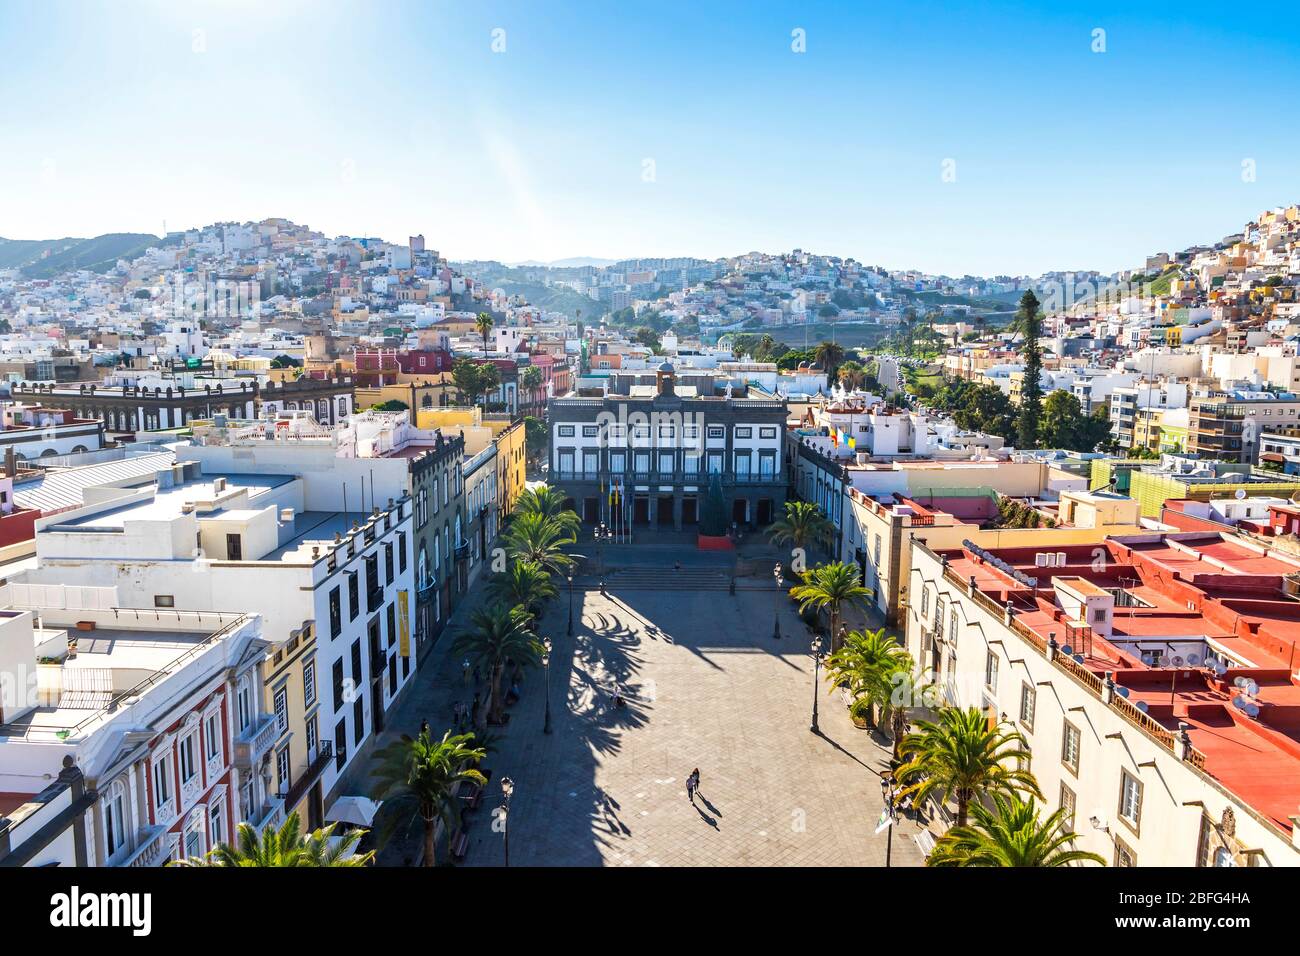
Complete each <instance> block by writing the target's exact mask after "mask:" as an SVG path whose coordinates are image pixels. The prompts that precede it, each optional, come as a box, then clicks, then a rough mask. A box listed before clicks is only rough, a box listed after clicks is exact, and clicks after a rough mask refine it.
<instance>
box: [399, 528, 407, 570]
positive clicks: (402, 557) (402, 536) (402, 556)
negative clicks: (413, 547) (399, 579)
mask: <svg viewBox="0 0 1300 956" xmlns="http://www.w3.org/2000/svg"><path fill="white" fill-rule="evenodd" d="M397 570H398V573H400V574H405V573H406V532H405V531H399V532H398V533H397Z"/></svg>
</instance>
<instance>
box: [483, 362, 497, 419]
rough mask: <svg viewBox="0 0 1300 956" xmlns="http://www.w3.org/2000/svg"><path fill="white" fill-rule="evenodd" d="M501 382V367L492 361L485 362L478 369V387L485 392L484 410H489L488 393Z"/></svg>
mask: <svg viewBox="0 0 1300 956" xmlns="http://www.w3.org/2000/svg"><path fill="white" fill-rule="evenodd" d="M500 384H501V369H499V368H497V367H496V366H495V365H493V364H492V363H491V362H487V363H484V364H483V365H480V366H479V369H478V387H479V391H481V392H482V393H483V411H484V412H486V411H487V410H488V394H489V393H490V392H491V391H492V389H494V388H496V387H497V386H498V385H500Z"/></svg>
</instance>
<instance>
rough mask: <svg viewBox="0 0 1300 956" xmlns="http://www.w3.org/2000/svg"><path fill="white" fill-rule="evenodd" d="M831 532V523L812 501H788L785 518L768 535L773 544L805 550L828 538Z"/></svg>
mask: <svg viewBox="0 0 1300 956" xmlns="http://www.w3.org/2000/svg"><path fill="white" fill-rule="evenodd" d="M830 530H831V523H830V522H829V521H827V520H826V518H825V516H823V515H822V512H821V509H820V508H818V507H817V506H816V505H815V504H813V503H812V502H810V501H787V502H786V503H785V517H784V518H781V519H780V520H779V521H776V522H775V523H773V524H772V525H771V526H770V527H769V528H768V529H767V533H768V535H769V536H770V537H771V538H772V543H773V544H789V545H790V546H791V547H793V548H798V549H803V548H805V547H807V545H808V542H810V541H816V540H818V539H821V538H824V537H826V535H828V534H829V533H830Z"/></svg>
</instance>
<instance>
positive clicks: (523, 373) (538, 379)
mask: <svg viewBox="0 0 1300 956" xmlns="http://www.w3.org/2000/svg"><path fill="white" fill-rule="evenodd" d="M519 387H520V388H522V389H524V390H525V391H529V392H534V391H536V390H537V389H539V388H541V387H542V370H541V369H540V368H538V367H537V366H536V365H525V366H524V367H523V368H522V369H520V370H519Z"/></svg>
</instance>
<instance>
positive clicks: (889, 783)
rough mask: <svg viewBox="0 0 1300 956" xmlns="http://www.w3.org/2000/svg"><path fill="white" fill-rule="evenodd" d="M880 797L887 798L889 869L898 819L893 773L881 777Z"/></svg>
mask: <svg viewBox="0 0 1300 956" xmlns="http://www.w3.org/2000/svg"><path fill="white" fill-rule="evenodd" d="M880 795H881V796H882V797H884V798H885V813H886V814H888V820H889V825H888V826H886V827H885V830H886V833H885V866H886V868H888V867H889V865H890V862H891V861H892V859H893V856H894V824H895V823H896V822H897V817H896V816H895V813H894V799H895V792H894V775H893V773H891V772H885V773H882V774H881V775H880Z"/></svg>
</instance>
